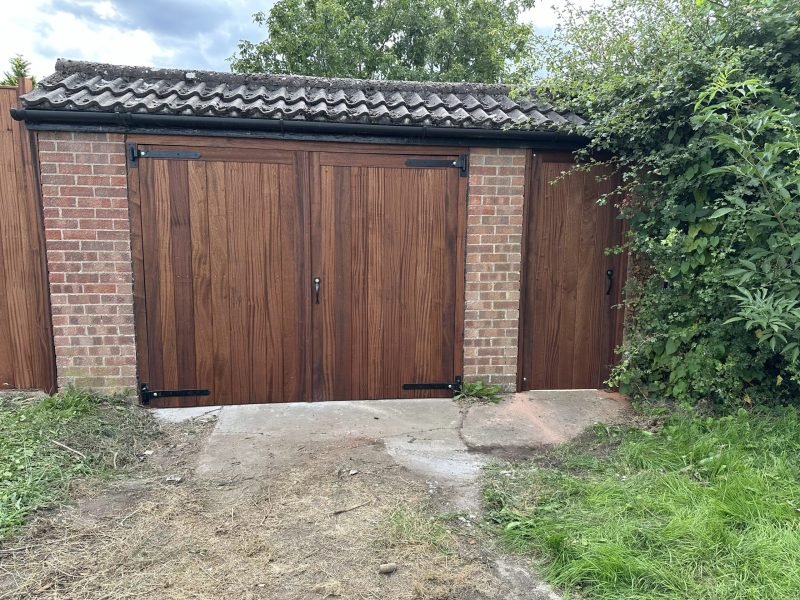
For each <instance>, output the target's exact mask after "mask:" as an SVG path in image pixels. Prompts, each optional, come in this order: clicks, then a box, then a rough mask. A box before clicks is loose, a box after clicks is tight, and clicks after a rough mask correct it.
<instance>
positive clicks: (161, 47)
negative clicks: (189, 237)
mask: <svg viewBox="0 0 800 600" xmlns="http://www.w3.org/2000/svg"><path fill="white" fill-rule="evenodd" d="M591 1H592V0H576V1H575V2H574V3H575V4H578V5H588V4H590V3H591ZM273 3H274V0H94V1H93V0H22V1H21V2H7V3H5V6H4V7H3V13H4V15H3V16H4V21H5V24H4V26H3V30H2V35H0V71H4V70H6V67H7V62H5V61H7V60H8V58H10V57H12V56H14V55H15V54H22V55H23V56H24V57H25V58H26V59H27V60H29V61H30V62H31V64H32V72H33V74H34V75H35V76H36V77H39V78H41V77H44V76H46V75H49V74H50V73H52V72H53V66H54V64H55V61H56V59H57V58H72V59H78V60H90V61H97V62H105V63H112V64H122V65H141V66H153V67H176V68H191V69H209V70H216V71H229V70H230V67H229V63H228V61H227V59H228V58H229V57H230V56H231V54H233V52H234V51H235V50H236V44H237V42H238V41H239V40H241V39H248V40H251V41H260V40H261V39H263V37H264V32H263V30H261V29H259V28H258V27H257V26H255V25H254V24H253V22H252V18H251V17H252V14H253V13H255V12H257V11H259V10H263V11H267V10H268V9H269V7H270V6H271V5H272V4H273ZM554 4H555V0H540V1H539V3H538V5H537V6H535V7H534V8H533V9H532V10H530V11H528V12H526V14H525V17H524V18H525V20H529V21H532V22H533V23H534V25H535V27H536V29H537V31H539V32H540V33H549V32H551V31H552V29H553V26H554V24H555V20H556V16H555V10H554V8H553V5H554Z"/></svg>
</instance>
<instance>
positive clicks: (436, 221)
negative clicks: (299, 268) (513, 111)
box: [311, 153, 466, 400]
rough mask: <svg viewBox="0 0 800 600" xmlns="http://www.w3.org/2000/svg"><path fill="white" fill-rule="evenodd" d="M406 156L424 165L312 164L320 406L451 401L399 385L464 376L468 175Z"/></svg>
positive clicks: (371, 157) (344, 160)
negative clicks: (463, 228)
mask: <svg viewBox="0 0 800 600" xmlns="http://www.w3.org/2000/svg"><path fill="white" fill-rule="evenodd" d="M427 158H430V157H427ZM435 158H438V159H440V160H439V161H438V162H440V163H447V161H446V160H443V159H446V158H447V157H435ZM457 158H458V157H453V160H455V159H457ZM409 159H411V160H412V162H413V161H414V160H419V161H420V163H421V164H425V161H424V160H423V159H421V158H416V159H415V157H409V156H402V155H388V154H387V155H383V154H350V153H347V154H345V153H320V154H318V155H315V156H314V160H315V161H317V162H318V166H317V167H316V168H315V169H314V170H313V171H312V172H314V173H315V174H316V175H315V180H312V185H311V189H312V197H313V198H314V200H313V203H314V208H313V210H312V215H313V218H314V226H313V229H314V231H315V232H319V233H318V235H315V236H314V240H313V251H312V255H313V257H314V265H313V275H314V276H315V277H319V278H320V295H319V302H318V303H317V302H316V300H315V303H314V305H313V311H314V319H313V321H314V326H313V331H314V333H313V336H314V337H313V339H314V342H313V346H314V363H315V369H314V379H315V381H314V398H315V399H316V400H343V399H373V398H398V397H416V396H431V395H447V394H448V392H447V391H444V392H443V391H441V390H436V391H428V390H425V391H418V390H415V391H409V390H403V384H406V383H445V382H452V381H453V380H454V378H455V376H456V375H459V374H460V373H461V370H460V369H461V348H462V344H461V340H460V338H461V334H460V332H459V330H458V327H459V324H460V323H461V319H460V318H457V305H458V304H459V302H458V300H457V299H458V297H459V295H460V294H461V293H462V288H461V287H460V286H462V285H463V281H464V270H463V256H461V253H462V252H463V240H462V239H460V238H461V237H462V236H460V235H459V222H460V220H461V217H460V215H459V210H460V209H461V208H463V201H462V202H459V198H460V197H461V196H462V195H463V190H460V185H461V183H462V182H464V181H466V179H465V178H462V177H459V170H458V169H454V168H435V167H429V168H425V167H419V166H417V167H411V166H408V165H407V161H408V160H409ZM434 162H436V161H434ZM462 200H463V199H462Z"/></svg>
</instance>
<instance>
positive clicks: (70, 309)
mask: <svg viewBox="0 0 800 600" xmlns="http://www.w3.org/2000/svg"><path fill="white" fill-rule="evenodd" d="M39 163H40V169H41V178H42V205H43V211H44V227H45V238H46V240H47V267H48V271H49V278H50V299H51V303H52V307H53V336H54V341H55V351H56V367H57V372H58V386H59V388H61V387H63V386H65V385H67V384H70V383H73V384H75V385H77V386H81V387H87V388H92V389H95V390H98V391H102V392H115V391H120V390H123V389H126V388H134V387H135V386H136V350H135V340H134V330H133V275H132V266H131V249H130V219H129V216H128V185H127V170H126V166H125V144H124V143H123V137H122V136H121V135H115V134H88V133H64V132H40V133H39Z"/></svg>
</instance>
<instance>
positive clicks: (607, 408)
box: [154, 390, 629, 600]
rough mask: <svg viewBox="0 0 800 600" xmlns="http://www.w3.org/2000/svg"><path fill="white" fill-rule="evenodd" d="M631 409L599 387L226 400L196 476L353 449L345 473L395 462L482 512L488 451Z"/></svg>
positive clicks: (534, 593)
mask: <svg viewBox="0 0 800 600" xmlns="http://www.w3.org/2000/svg"><path fill="white" fill-rule="evenodd" d="M628 409H629V406H628V403H627V401H626V400H625V399H624V398H623V397H621V396H619V395H615V394H608V393H604V392H599V391H595V390H577V391H556V392H553V391H547V392H527V393H522V394H515V395H513V396H511V397H509V398H507V399H505V400H504V401H503V402H501V403H500V404H496V405H495V404H488V403H486V404H484V403H477V404H471V405H469V404H467V405H461V406H460V405H459V404H456V403H455V402H453V401H452V400H450V399H416V400H379V401H360V402H321V403H298V404H271V405H241V406H224V407H222V408H221V409H219V411H218V413H217V414H218V421H217V424H216V426H215V428H214V431H213V432H212V434H211V435H210V437H209V439H208V440H207V442H206V444H205V446H204V447H203V449H202V451H201V453H200V456H199V460H198V468H197V471H196V473H197V475H198V476H200V477H204V478H206V479H210V480H215V481H233V480H237V481H239V482H248V481H249V482H252V483H253V485H257V484H258V483H259V482H262V483H263V482H264V481H265V480H266V481H268V480H269V479H270V477H272V476H275V475H276V474H277V473H281V472H284V471H285V470H287V469H290V468H297V467H302V465H303V464H307V462H308V461H309V460H315V458H314V457H315V456H319V455H320V454H321V453H327V452H330V451H331V450H332V449H333V448H336V449H342V448H345V449H346V448H352V449H353V452H352V453H351V458H350V461H354V462H353V463H348V465H345V466H343V468H344V469H345V470H349V469H350V468H352V466H351V465H357V466H356V468H357V469H385V468H389V467H387V464H388V465H390V466H391V465H392V463H393V464H394V466H395V467H396V468H400V469H404V470H405V471H406V472H407V473H408V474H409V475H410V476H414V477H416V478H417V479H423V480H424V481H425V482H426V483H427V485H428V489H429V491H430V493H431V495H436V497H437V498H438V499H439V500H441V501H442V503H443V505H444V508H445V509H447V510H453V511H466V512H469V513H473V514H478V513H479V512H480V510H481V506H480V485H479V477H480V473H481V469H482V468H483V466H484V465H485V464H486V463H487V462H488V461H490V460H492V459H493V458H492V455H496V456H503V457H509V456H510V457H523V456H525V455H526V454H527V453H530V452H531V450H532V449H535V448H537V447H542V446H549V445H553V444H559V443H562V442H564V441H566V440H568V439H571V438H572V437H575V436H576V435H578V434H579V433H580V432H581V431H583V430H584V429H585V428H587V427H589V426H591V425H593V424H594V423H596V422H598V421H603V422H607V423H608V422H614V421H618V420H620V419H621V418H623V417H624V415H625V414H626V412H627V411H628ZM211 410H213V411H216V410H217V409H216V408H212V409H211ZM203 411H204V412H203ZM203 411H201V413H200V414H208V412H209V409H208V408H206V409H203ZM154 412H155V414H156V415H158V416H161V417H162V418H168V419H169V420H173V421H174V420H175V419H176V416H177V417H179V416H180V415H179V414H178V415H176V413H175V412H174V409H173V412H168V413H167V412H165V411H154ZM195 412H196V411H195ZM187 416H189V417H191V416H194V413H190V414H188V415H187ZM367 446H369V447H372V448H376V449H377V451H378V452H379V453H380V452H383V453H385V454H384V455H383V456H384V458H382V459H377V458H376V457H377V456H379V454H378V455H370V456H371V458H369V459H365V458H364V456H365V455H363V453H362V454H359V452H358V451H357V449H358V448H365V447H367ZM381 448H382V449H381ZM370 461H371V462H370ZM494 569H495V571H496V572H497V573H498V574H499V576H500V577H501V578H502V580H504V581H507V582H508V585H510V587H511V589H513V593H512V592H509V595H508V596H507V597H508V598H509V599H512V600H554V599H557V598H558V596H557V595H556V594H554V593H553V592H552V590H551V589H550V588H549V587H547V586H546V585H545V584H544V583H542V582H541V581H540V580H538V579H537V578H536V577H535V575H534V574H533V573H532V572H531V571H530V569H529V566H528V565H526V564H525V563H524V562H521V561H519V560H515V559H512V558H510V557H505V558H503V557H498V558H497V560H496V561H495V563H494Z"/></svg>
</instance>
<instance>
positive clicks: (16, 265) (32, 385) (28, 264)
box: [0, 82, 56, 391]
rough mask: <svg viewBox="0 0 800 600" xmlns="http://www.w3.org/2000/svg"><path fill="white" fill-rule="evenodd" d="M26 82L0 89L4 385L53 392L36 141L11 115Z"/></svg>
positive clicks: (0, 365) (0, 351) (0, 376)
mask: <svg viewBox="0 0 800 600" xmlns="http://www.w3.org/2000/svg"><path fill="white" fill-rule="evenodd" d="M26 86H27V82H26V83H23V84H22V85H21V86H20V88H19V89H15V88H10V87H4V88H1V89H0V215H2V218H0V337H2V338H3V339H2V340H0V389H15V388H16V389H42V390H46V391H54V390H55V385H56V376H55V352H54V348H53V337H52V327H51V323H52V321H51V317H50V301H49V288H48V281H47V270H46V267H45V259H44V256H45V251H44V233H43V231H44V229H43V221H42V215H41V202H40V200H39V195H38V190H39V187H38V184H37V181H38V178H37V174H38V170H37V163H36V161H34V160H33V157H34V156H36V152H35V141H34V138H33V137H32V136H31V134H30V133H29V132H28V131H27V129H25V126H24V125H23V124H22V123H19V122H17V121H13V120H12V119H11V116H10V114H9V110H10V109H11V108H12V107H15V106H16V105H17V96H18V93H21V92H25V91H26V90H27V89H28V88H27V87H26Z"/></svg>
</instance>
